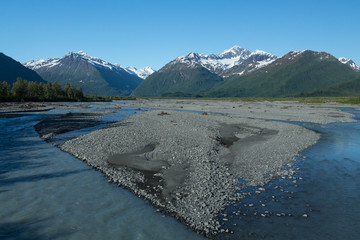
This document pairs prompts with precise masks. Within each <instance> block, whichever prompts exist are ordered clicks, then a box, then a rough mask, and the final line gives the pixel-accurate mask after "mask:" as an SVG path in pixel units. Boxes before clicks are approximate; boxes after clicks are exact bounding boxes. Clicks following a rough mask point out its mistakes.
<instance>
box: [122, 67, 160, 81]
mask: <svg viewBox="0 0 360 240" xmlns="http://www.w3.org/2000/svg"><path fill="white" fill-rule="evenodd" d="M125 70H126V71H127V72H128V73H130V74H134V75H137V76H138V77H140V78H142V79H145V78H147V77H148V76H150V75H151V74H153V73H154V72H155V70H154V69H152V68H151V67H145V68H141V69H137V68H135V67H127V68H125Z"/></svg>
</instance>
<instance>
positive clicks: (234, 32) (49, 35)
mask: <svg viewBox="0 0 360 240" xmlns="http://www.w3.org/2000/svg"><path fill="white" fill-rule="evenodd" d="M0 9H1V13H0V52H3V53H4V54H6V55H8V56H10V57H12V58H14V59H15V60H17V61H20V62H25V61H28V60H32V59H40V58H51V57H54V58H55V57H56V58H57V57H62V56H63V55H65V54H66V53H68V52H70V51H73V52H77V51H80V50H83V51H85V52H87V53H88V54H89V55H91V56H94V57H99V58H101V59H103V60H105V61H109V62H111V63H119V64H121V65H123V66H135V67H137V68H143V67H145V66H151V67H153V68H155V69H156V70H157V69H159V68H161V67H162V66H164V65H165V64H166V63H168V62H169V61H171V60H173V59H174V58H176V57H177V56H183V55H186V54H188V53H189V52H198V53H204V54H209V53H220V52H222V51H223V50H225V49H229V48H231V47H232V46H234V45H239V46H242V47H244V48H247V49H249V50H250V51H254V50H256V49H260V50H264V51H266V52H269V53H272V54H275V55H277V56H282V55H284V54H286V53H287V52H289V51H293V50H304V49H310V50H314V51H326V52H329V53H331V54H333V55H334V56H335V57H347V58H351V59H353V61H355V62H356V63H357V64H358V65H360V1H359V0H339V1H334V0H301V1H295V0H294V1H293V0H286V1H285V0H258V1H255V0H181V1H180V0H179V1H172V0H166V1H160V0H152V1H149V0H131V1H130V0H126V1H125V0H101V1H100V0H98V1H92V0H57V1H55V0H11V1H10V0H9V1H6V0H4V1H0Z"/></svg>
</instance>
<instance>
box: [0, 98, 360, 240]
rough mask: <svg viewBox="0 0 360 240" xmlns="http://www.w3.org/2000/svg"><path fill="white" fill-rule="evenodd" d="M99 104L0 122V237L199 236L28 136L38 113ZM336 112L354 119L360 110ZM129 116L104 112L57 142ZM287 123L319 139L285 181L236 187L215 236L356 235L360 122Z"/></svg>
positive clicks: (98, 107) (97, 107)
mask: <svg viewBox="0 0 360 240" xmlns="http://www.w3.org/2000/svg"><path fill="white" fill-rule="evenodd" d="M106 107H108V106H107V105H106V104H92V105H91V108H77V109H53V110H50V111H47V112H31V113H19V114H10V115H11V117H9V115H7V117H6V118H5V117H0V239H86V240H88V239H154V240H161V239H206V238H205V237H203V236H201V235H198V234H196V233H195V232H194V231H192V230H191V229H190V228H188V227H186V226H185V225H184V224H182V223H181V222H179V221H177V220H176V219H174V218H172V217H169V216H166V215H164V214H163V213H162V212H161V211H159V210H158V209H156V208H155V207H153V206H152V205H151V204H150V203H148V202H146V201H144V200H142V199H140V198H138V197H136V196H135V195H133V194H132V193H131V192H129V191H127V190H124V189H122V188H120V187H118V186H117V185H115V184H110V183H108V181H107V179H106V178H105V176H104V175H103V174H102V173H100V172H98V171H96V170H94V169H92V168H91V167H89V166H88V165H87V164H86V163H84V162H82V161H80V160H78V159H76V158H75V157H73V156H71V155H69V154H68V153H65V152H62V151H61V150H59V149H58V148H57V147H56V146H54V144H50V143H47V142H45V141H44V140H42V139H41V138H40V137H39V135H38V133H37V132H36V131H35V130H34V125H35V124H37V123H38V122H39V121H40V120H41V119H42V118H43V117H46V116H53V115H59V114H64V113H67V112H69V111H71V112H87V111H104V109H105V108H106ZM342 110H343V111H347V112H351V113H353V114H354V115H355V119H357V120H359V119H360V111H359V110H355V109H353V108H343V109H342ZM135 112H138V110H135V109H131V108H123V109H121V110H120V111H118V112H116V113H112V114H107V115H105V116H104V117H103V119H101V122H102V123H101V124H100V125H99V126H97V127H92V128H88V129H82V130H77V131H73V132H69V133H67V134H64V135H61V136H59V138H58V139H57V141H58V142H57V143H59V142H60V143H61V141H65V140H66V139H69V138H72V137H76V136H79V135H81V134H86V133H88V132H90V131H93V130H94V129H96V128H99V127H104V126H105V125H106V124H107V123H108V122H114V121H120V120H121V119H123V118H126V117H128V116H130V115H132V114H135ZM295 124H299V125H301V126H304V127H306V128H309V129H311V130H314V131H317V132H319V133H320V134H321V138H320V140H319V142H318V143H317V144H316V145H314V146H312V147H311V148H309V149H307V150H305V151H304V152H302V155H303V156H304V157H305V158H301V157H299V159H298V160H297V161H296V162H295V168H296V169H297V171H296V174H295V175H293V176H292V178H291V179H289V178H285V179H283V178H279V179H274V180H272V181H271V182H269V183H268V184H267V185H265V186H263V187H262V188H260V189H259V188H248V189H244V190H243V191H244V192H249V193H250V194H249V195H248V196H247V197H245V198H243V199H242V200H241V202H235V203H231V204H230V205H229V206H228V207H227V208H226V209H225V210H224V211H223V212H222V213H221V214H220V216H219V220H220V221H221V223H222V224H223V228H224V229H226V232H225V231H224V232H223V233H220V234H219V235H217V236H215V239H346V240H352V239H354V240H355V239H360V122H359V121H357V122H354V123H332V124H327V125H320V124H312V123H295Z"/></svg>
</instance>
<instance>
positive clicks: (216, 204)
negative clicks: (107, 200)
mask: <svg viewBox="0 0 360 240" xmlns="http://www.w3.org/2000/svg"><path fill="white" fill-rule="evenodd" d="M130 104H134V103H130ZM182 105H184V103H183V102H182ZM237 105H239V104H237ZM177 106H178V107H179V108H182V107H180V105H177ZM205 106H206V105H205ZM149 107H150V105H149ZM288 108H289V107H288ZM288 108H286V109H288ZM229 109H232V107H229ZM196 110H198V109H196ZM284 110H285V109H284ZM331 111H332V112H335V113H336V114H340V113H341V112H340V113H337V111H335V110H331ZM218 112H220V111H218ZM335 113H334V114H335ZM341 116H342V115H341ZM337 118H338V119H339V115H337ZM318 139H319V134H317V133H315V132H313V131H310V130H307V129H305V128H302V127H300V126H297V125H293V124H288V123H283V122H274V121H268V120H261V119H255V118H252V117H247V116H240V115H236V114H233V115H221V114H219V115H217V114H209V113H208V112H203V113H191V112H183V111H168V110H153V111H144V112H142V113H141V114H138V115H134V116H131V117H129V118H128V119H126V120H123V121H121V122H119V123H116V124H114V125H113V126H110V127H109V128H106V129H100V130H96V131H94V132H92V133H90V134H87V135H84V136H81V137H78V138H76V139H72V140H69V141H67V142H65V143H64V144H63V145H62V146H60V148H61V149H62V150H63V151H65V152H69V153H70V154H72V155H74V156H75V157H77V158H79V159H81V160H83V161H86V162H87V163H88V165H90V166H92V167H94V168H96V169H97V170H99V171H101V172H103V173H105V174H106V175H107V177H108V178H109V182H114V183H117V184H118V185H119V186H121V187H124V188H127V189H129V190H131V191H132V192H134V193H135V194H136V195H137V196H139V197H141V198H143V199H147V200H149V201H150V202H151V203H152V204H154V205H155V206H157V207H159V208H160V209H161V210H163V211H164V212H166V213H167V214H169V215H171V216H174V217H175V218H177V219H179V220H180V221H182V222H184V223H185V224H187V225H188V226H190V227H191V228H192V229H194V230H195V231H197V232H199V233H202V234H204V235H206V236H208V237H210V236H213V235H216V234H217V233H218V232H221V230H223V229H221V225H220V223H219V221H218V216H219V213H220V212H221V211H222V210H223V209H224V208H225V206H227V204H228V203H229V202H230V201H234V200H237V199H240V198H241V197H242V196H241V195H240V194H237V193H236V192H237V191H238V190H240V189H241V188H242V187H245V186H259V185H264V184H265V183H266V182H268V181H269V180H270V179H271V178H272V177H275V176H283V175H287V174H289V170H286V168H285V167H284V166H286V165H287V164H291V162H292V161H293V160H294V159H295V157H296V156H297V155H298V154H299V152H301V151H303V150H304V149H306V148H308V147H309V146H311V145H313V144H315V143H316V142H317V140H318ZM239 179H243V180H245V184H243V183H241V184H240V182H239Z"/></svg>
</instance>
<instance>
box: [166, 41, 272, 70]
mask: <svg viewBox="0 0 360 240" xmlns="http://www.w3.org/2000/svg"><path fill="white" fill-rule="evenodd" d="M255 56H257V57H255ZM247 59H252V60H251V61H250V60H249V61H248V62H249V64H252V65H253V68H255V67H257V68H260V67H263V66H266V65H267V64H269V63H271V62H272V61H274V60H275V59H276V56H274V55H272V54H269V53H266V52H264V51H260V50H256V51H254V52H250V51H249V50H247V49H245V48H242V47H239V46H234V47H232V48H230V49H228V50H225V51H223V52H222V53H220V54H209V55H206V54H199V53H194V52H191V53H189V54H188V55H186V56H180V57H178V58H176V59H175V60H173V61H172V62H170V63H169V66H171V65H174V64H177V63H183V64H186V65H188V66H191V67H197V66H202V67H204V68H206V69H207V70H209V71H210V72H213V73H215V74H218V75H220V76H226V75H228V74H224V73H225V72H226V70H228V69H231V68H233V67H235V66H239V65H241V64H242V63H244V62H245V61H246V60H247ZM243 68H244V67H243ZM245 68H246V67H245ZM234 71H235V70H233V71H232V74H235V72H234ZM239 73H240V72H239Z"/></svg>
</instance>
